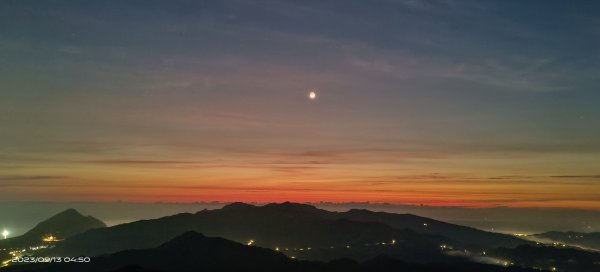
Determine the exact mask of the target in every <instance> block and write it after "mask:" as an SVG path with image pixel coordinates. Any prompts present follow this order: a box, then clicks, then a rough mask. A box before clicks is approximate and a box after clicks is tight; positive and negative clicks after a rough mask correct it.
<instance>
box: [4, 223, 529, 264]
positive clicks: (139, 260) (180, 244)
mask: <svg viewBox="0 0 600 272" xmlns="http://www.w3.org/2000/svg"><path fill="white" fill-rule="evenodd" d="M5 271H6V272H75V271H77V272H79V271H86V272H109V271H119V272H142V271H143V272H150V271H162V272H192V271H220V272H243V271H263V272H271V271H272V272H275V271H281V272H283V271H285V272H288V271H290V272H295V271H303V272H325V271H327V272H336V271H344V272H352V271H356V272H393V271H394V272H395V271H415V272H416V271H419V272H442V271H443V272H459V271H460V272H481V271H486V272H500V271H503V272H531V271H533V270H530V269H524V268H518V267H511V268H505V267H499V266H493V265H486V264H478V263H471V262H463V263H452V264H442V263H437V264H416V263H407V262H402V261H399V260H396V259H394V258H390V257H388V256H378V257H376V258H374V259H372V260H369V261H367V262H364V263H362V264H361V263H358V262H356V261H353V260H349V259H341V260H334V261H331V262H328V263H323V262H312V261H298V260H293V259H290V258H288V257H286V256H285V255H283V254H281V253H278V252H275V251H272V250H269V249H264V248H259V247H254V246H246V245H242V244H239V243H235V242H232V241H228V240H226V239H222V238H211V237H206V236H204V235H202V234H199V233H195V232H186V233H184V234H182V235H180V236H177V237H175V238H174V239H172V240H171V241H168V242H166V243H164V244H162V245H160V246H159V247H156V248H151V249H142V250H126V251H121V252H118V253H114V254H110V255H105V256H100V257H96V258H93V260H92V262H90V263H56V264H33V265H23V266H12V267H8V268H7V269H6V270H5Z"/></svg>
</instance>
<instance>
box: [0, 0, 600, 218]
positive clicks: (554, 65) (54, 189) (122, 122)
mask: <svg viewBox="0 0 600 272" xmlns="http://www.w3.org/2000/svg"><path fill="white" fill-rule="evenodd" d="M599 12H600V4H599V3H597V2H595V1H568V2H567V1H451V0H445V1H416V0H378V1H354V0H345V1H341V0H336V1H333V0H329V1H316V0H315V1H2V3H0V63H1V65H0V95H1V99H0V127H2V130H0V169H1V170H3V171H2V172H3V173H4V174H2V175H1V176H0V186H4V187H5V188H8V190H5V191H6V192H7V193H8V194H10V195H12V196H18V197H19V198H26V199H36V198H43V199H52V198H55V197H56V198H57V199H61V200H62V199H67V200H68V199H83V200H90V199H92V200H93V199H102V200H105V199H113V198H127V197H128V196H127V194H125V193H124V190H125V189H123V188H124V187H127V186H140V187H144V188H147V189H146V190H142V191H141V192H140V194H139V195H136V196H133V197H132V199H134V200H156V199H161V200H177V201H180V200H184V201H185V200H214V199H208V198H210V197H211V196H214V198H215V199H216V200H231V199H232V198H235V197H239V198H241V199H250V200H265V201H269V200H277V199H278V198H277V199H273V197H272V196H273V192H284V195H283V196H281V198H285V197H287V198H291V199H296V200H315V199H319V198H322V197H325V198H330V200H334V201H351V200H356V201H361V200H370V201H391V202H398V203H413V202H415V201H417V200H418V199H419V198H424V199H426V200H425V201H424V202H428V203H433V204H440V205H446V204H447V205H455V204H461V205H497V204H502V205H505V204H509V205H511V203H513V204H512V205H520V206H536V205H544V206H576V207H594V208H600V206H598V204H597V203H598V200H599V199H598V198H597V197H598V196H597V195H593V194H591V193H589V192H590V191H594V190H596V191H597V189H600V188H599V187H598V186H600V185H599V182H600V180H599V179H598V174H599V173H598V171H597V165H599V164H600V140H599V139H600V122H598V119H599V118H598V117H600V107H598V102H600V92H599V91H598V83H599V79H598V78H599V77H598V76H597V75H598V74H599V72H600V65H599V64H600V55H599V48H600V17H598V16H597V14H598V13H599ZM311 89H316V90H317V93H318V98H317V99H316V100H314V101H309V100H307V99H306V95H307V92H308V91H309V90H311ZM148 168H151V169H148ZM557 176H561V177H563V178H557ZM564 176H569V178H565V177H564ZM425 177H427V178H425ZM498 177H501V179H498ZM508 177H510V178H508ZM442 180H443V181H444V182H442ZM500 180H502V181H500ZM165 183H168V184H170V185H169V186H170V187H169V188H171V191H170V193H169V194H168V195H167V197H164V198H161V196H160V194H158V193H157V191H153V190H157V189H152V188H156V187H161V186H164V184H165ZM40 184H43V185H44V186H48V187H49V189H47V190H40V191H35V190H33V191H32V190H31V188H36V186H40ZM48 184H52V186H49V185H48ZM223 184H226V185H225V186H224V185H223ZM540 184H545V185H547V186H545V188H546V189H544V190H546V191H542V192H540V191H539V190H538V189H539V186H540ZM61 186H63V187H61ZM373 186H374V187H373ZM378 186H379V187H378ZM64 187H69V188H74V189H73V191H72V192H64V191H61V190H62V189H61V188H64ZM363 187H368V188H369V189H373V190H372V191H371V192H370V193H366V194H364V195H361V194H358V193H357V192H362V191H363V190H364V189H363ZM106 188H108V189H107V192H105V193H102V192H101V190H103V189H106ZM185 188H195V189H194V190H195V191H193V190H192V191H191V192H190V191H189V190H188V191H186V193H182V190H184V189H185ZM347 188H351V189H352V190H350V189H347ZM251 190H261V192H262V193H261V194H259V195H258V196H256V197H255V198H253V197H250V196H249V194H250V193H249V191H251ZM377 190H384V191H386V192H389V193H386V194H383V195H381V194H378V193H377ZM406 191H410V192H412V193H410V194H409V193H406ZM215 192H217V193H215ZM517 192H518V193H517ZM489 195H492V196H493V197H489ZM79 196H81V197H79ZM0 197H7V196H4V195H2V193H0ZM325 200H327V199H325ZM594 203H595V204H594Z"/></svg>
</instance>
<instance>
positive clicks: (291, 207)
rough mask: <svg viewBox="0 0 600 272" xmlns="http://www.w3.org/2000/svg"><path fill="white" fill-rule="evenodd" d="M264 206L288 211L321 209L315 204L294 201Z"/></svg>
mask: <svg viewBox="0 0 600 272" xmlns="http://www.w3.org/2000/svg"><path fill="white" fill-rule="evenodd" d="M263 208H267V209H279V210H286V211H302V212H315V211H318V210H319V209H318V208H317V207H315V206H312V205H308V204H303V203H293V202H287V201H286V202H283V203H269V204H267V205H264V206H263Z"/></svg>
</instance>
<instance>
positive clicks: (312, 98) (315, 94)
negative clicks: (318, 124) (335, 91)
mask: <svg viewBox="0 0 600 272" xmlns="http://www.w3.org/2000/svg"><path fill="white" fill-rule="evenodd" d="M308 98H310V99H311V100H315V99H317V92H315V91H310V92H309V93H308Z"/></svg>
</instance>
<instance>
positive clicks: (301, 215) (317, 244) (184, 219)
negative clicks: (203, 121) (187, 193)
mask: <svg viewBox="0 0 600 272" xmlns="http://www.w3.org/2000/svg"><path fill="white" fill-rule="evenodd" d="M296 208H300V209H296ZM303 209H309V210H303ZM314 210H317V211H318V209H316V208H314V207H312V208H311V207H310V206H309V207H305V206H291V208H290V207H288V206H286V205H281V206H278V205H267V206H264V207H257V206H252V205H248V204H242V203H235V204H231V205H228V206H225V207H224V208H222V209H219V210H204V211H201V212H198V213H195V214H187V213H184V214H177V215H173V216H168V217H163V218H159V219H153V220H142V221H137V222H133V223H128V224H122V225H117V226H113V227H109V228H104V229H95V230H90V231H88V232H85V233H82V234H80V235H76V236H74V237H71V238H70V239H68V240H66V241H65V242H63V243H61V244H60V245H58V246H57V247H56V248H55V249H54V252H53V254H56V255H68V256H73V255H75V256H77V255H86V256H96V255H100V254H106V253H113V252H117V251H121V250H126V249H144V248H152V247H156V246H158V245H160V244H162V243H165V242H167V241H169V240H170V239H173V238H174V237H176V236H178V235H180V234H181V233H184V232H186V231H197V232H201V233H204V234H206V235H209V236H215V237H223V238H226V239H230V240H233V241H237V242H240V243H246V242H248V241H250V240H253V243H254V244H255V245H258V246H261V247H266V248H270V249H276V248H279V250H280V251H281V252H284V253H285V254H286V255H289V256H296V257H298V258H303V259H312V260H330V259H335V258H340V257H349V258H353V259H356V260H366V259H369V258H373V257H374V256H377V255H379V254H382V253H385V254H388V255H392V256H394V257H397V258H401V259H405V260H413V261H435V260H439V261H442V260H443V261H445V260H448V259H455V258H454V257H449V256H446V255H445V254H442V253H441V252H440V244H444V243H455V244H457V243H458V242H456V241H453V240H451V239H448V238H445V237H442V236H437V235H423V234H418V233H416V232H414V231H412V230H408V229H396V228H393V227H390V226H388V225H386V224H383V223H378V222H356V221H350V220H347V219H328V218H324V217H322V216H320V215H319V214H316V213H314V212H313V211H314ZM384 244H385V245H384Z"/></svg>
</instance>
